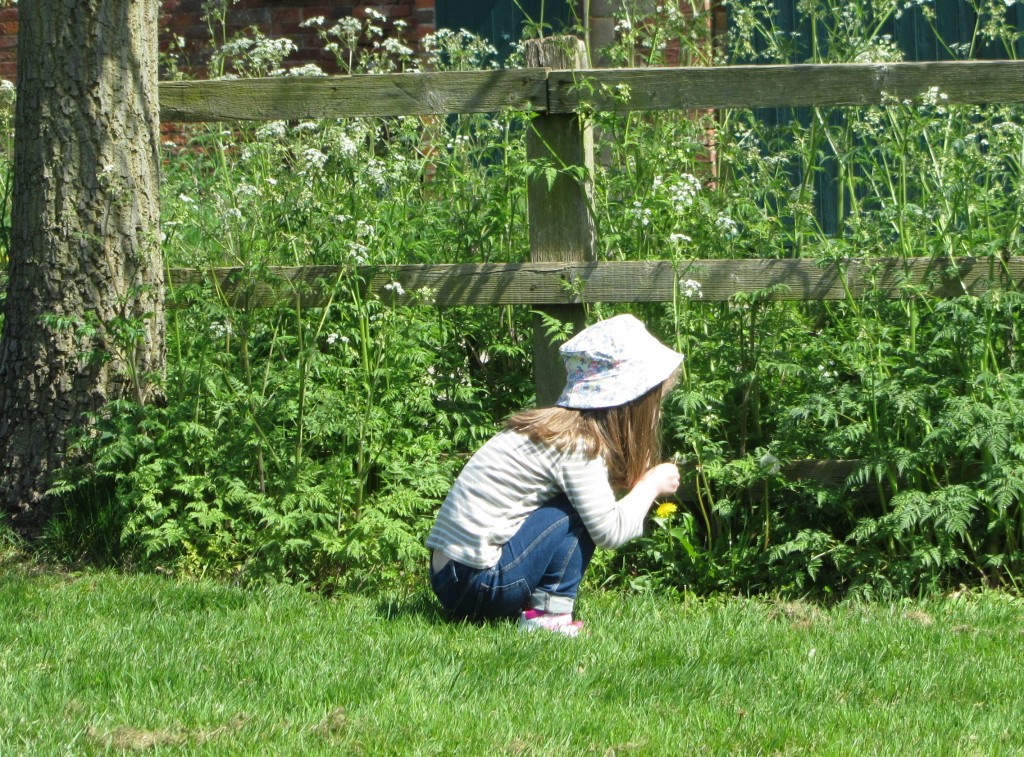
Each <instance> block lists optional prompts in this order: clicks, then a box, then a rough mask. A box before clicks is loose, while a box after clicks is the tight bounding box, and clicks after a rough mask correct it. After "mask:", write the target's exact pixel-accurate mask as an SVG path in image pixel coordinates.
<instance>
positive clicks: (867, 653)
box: [0, 562, 1024, 755]
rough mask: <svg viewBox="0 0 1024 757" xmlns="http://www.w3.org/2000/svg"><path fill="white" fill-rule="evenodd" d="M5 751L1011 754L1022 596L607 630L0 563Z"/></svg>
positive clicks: (645, 623) (755, 612) (730, 608)
mask: <svg viewBox="0 0 1024 757" xmlns="http://www.w3.org/2000/svg"><path fill="white" fill-rule="evenodd" d="M0 608H2V609H0V754H2V755H20V754H31V755H35V754H41V755H46V754H98V753H122V752H146V753H153V754H161V753H167V754H192V753H196V754H216V755H223V754H257V753H263V754H402V755H405V754H471V755H490V754H587V753H597V754H666V755H668V754H672V755H675V754H684V753H693V752H700V753H712V754H717V753H742V754H797V753H814V754H857V755H860V754H906V753H912V754H979V755H982V754H983V755H991V754H1013V753H1017V754H1019V753H1021V752H1022V751H1024V729H1022V728H1021V727H1020V726H1021V718H1022V713H1024V687H1022V686H1021V681H1022V680H1024V601H1022V600H1020V599H1016V598H1011V597H1009V596H1006V595H1000V594H995V593H988V594H980V595H970V596H967V595H964V596H959V597H956V598H946V599H942V600H929V601H921V602H907V603H903V604H896V605H893V604H877V605H875V604H857V605H845V606H839V607H835V608H831V609H822V608H819V607H816V606H813V605H809V604H804V603H792V602H783V601H769V600H763V599H757V600H745V599H716V600H693V601H687V602H681V601H678V600H669V599H662V598H658V597H648V596H644V597H638V596H629V597H621V596H616V595H611V594H602V593H596V594H593V593H592V594H591V595H589V596H588V597H587V598H586V600H585V602H584V603H583V605H582V607H581V615H582V616H583V617H584V618H585V620H586V621H587V627H588V629H589V633H588V635H587V636H586V637H585V638H580V639H575V640H573V639H565V638H556V637H550V636H546V635H523V634H519V633H517V631H516V629H515V627H514V626H512V625H509V624H504V623H501V624H493V625H484V626H474V625H463V624H449V623H446V622H445V621H444V620H443V619H441V618H440V617H439V616H438V615H437V613H436V611H435V609H434V606H433V604H432V602H431V601H430V600H429V598H428V597H426V596H420V597H413V598H408V599H403V600H400V601H395V602H391V603H387V602H380V601H375V600H373V599H369V598H365V597H359V596H343V597H334V598H331V599H324V598H322V597H318V596H314V595H310V594H309V593H305V592H303V591H301V590H299V589H296V588H291V587H278V588H272V589H266V590H258V591H257V590H242V589H237V588H230V587H225V586H221V585H216V584H212V583H189V582H181V581H176V580H171V579H167V578H161V577H159V576H153V575H138V576H121V575H117V574H113V573H82V574H71V575H68V574H60V573H55V572H52V571H48V570H33V569H31V568H29V567H26V566H25V564H24V563H22V562H15V563H11V562H8V563H7V565H6V566H3V565H0Z"/></svg>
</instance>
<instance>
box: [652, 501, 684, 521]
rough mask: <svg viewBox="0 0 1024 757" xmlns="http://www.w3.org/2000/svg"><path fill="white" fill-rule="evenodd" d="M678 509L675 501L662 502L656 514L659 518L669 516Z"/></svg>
mask: <svg viewBox="0 0 1024 757" xmlns="http://www.w3.org/2000/svg"><path fill="white" fill-rule="evenodd" d="M678 509H679V508H678V507H677V506H676V503H675V502H662V503H661V504H660V505H658V509H657V510H655V511H654V514H655V515H656V516H657V517H659V518H667V517H668V516H670V515H671V514H672V513H674V512H675V511H676V510H678Z"/></svg>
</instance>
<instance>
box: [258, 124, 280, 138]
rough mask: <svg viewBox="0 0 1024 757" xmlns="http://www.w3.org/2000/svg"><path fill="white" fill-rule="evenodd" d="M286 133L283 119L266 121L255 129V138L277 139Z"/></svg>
mask: <svg viewBox="0 0 1024 757" xmlns="http://www.w3.org/2000/svg"><path fill="white" fill-rule="evenodd" d="M287 134H288V124H286V123H285V122H284V121H268V122H267V123H265V124H263V125H262V126H260V127H259V128H257V129H256V137H257V139H277V138H280V137H283V136H285V135H287Z"/></svg>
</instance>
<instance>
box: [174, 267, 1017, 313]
mask: <svg viewBox="0 0 1024 757" xmlns="http://www.w3.org/2000/svg"><path fill="white" fill-rule="evenodd" d="M269 273H270V274H271V276H270V278H268V279H267V280H264V281H255V282H247V283H246V285H245V286H240V285H239V281H240V276H241V275H242V272H241V270H240V269H237V268H217V269H213V270H210V271H197V270H194V269H172V271H171V283H172V285H173V286H174V287H181V286H184V285H186V284H199V283H202V282H206V281H214V280H215V281H216V282H217V286H218V287H219V288H220V289H221V290H222V291H223V292H224V296H225V297H226V299H227V301H228V302H231V303H233V304H236V305H238V306H244V307H267V306H273V305H281V304H288V303H292V302H301V303H302V304H303V306H304V307H318V306H322V305H323V304H324V303H325V302H326V300H327V298H328V297H329V296H330V291H331V289H332V286H333V283H334V282H335V281H338V280H340V279H343V278H345V277H350V276H358V277H359V279H360V280H361V281H364V282H366V284H365V288H366V289H367V290H369V291H370V292H372V293H373V294H375V295H377V296H379V297H381V298H382V299H384V300H385V301H387V302H392V301H393V302H396V303H402V304H406V303H412V304H423V305H433V306H436V307H454V306H462V305H565V304H575V303H582V302H667V301H671V300H672V299H673V298H674V297H684V296H686V294H685V293H686V291H689V292H691V294H692V298H693V299H694V301H701V302H720V301H725V300H728V299H730V298H731V297H733V296H734V295H735V294H737V293H738V292H754V291H762V290H767V289H770V288H772V287H776V288H777V291H771V293H770V294H766V295H765V297H766V299H769V300H775V301H801V300H842V299H845V298H846V297H847V292H849V296H851V297H854V298H862V297H864V296H866V295H867V294H869V293H874V292H881V293H882V294H884V295H885V296H887V297H890V298H898V297H900V296H902V295H904V294H907V292H908V289H907V287H919V288H920V293H921V294H922V295H926V296H930V297H938V298H948V297H955V296H958V295H961V294H972V295H979V294H982V293H983V292H985V291H986V290H988V289H990V288H1000V289H1016V290H1024V257H1014V258H1009V259H1006V260H1001V259H995V258H957V259H955V260H945V259H932V258H909V259H906V260H899V259H856V260H850V261H845V262H841V263H833V262H828V263H823V262H821V261H816V260H804V259H801V260H774V259H755V260H694V261H682V262H679V263H673V262H672V261H620V262H601V263H598V262H581V263H483V264H478V265H452V264H445V265H400V266H394V267H389V268H387V269H380V270H372V269H365V268H364V269H358V271H353V270H352V269H343V268H339V267H337V266H309V267H295V268H291V267H286V268H272V269H270V271H269ZM396 282H397V283H398V284H400V285H401V289H402V290H403V292H404V293H403V294H401V295H396V294H395V292H396V291H397V289H396V288H394V287H392V288H390V289H388V288H386V287H388V286H389V285H392V284H393V283H396ZM680 282H686V284H685V285H683V286H681V285H680ZM689 282H693V283H692V284H690V283H689ZM780 285H781V286H780ZM677 287H678V289H677ZM172 299H175V298H172ZM177 299H178V300H179V302H178V304H179V305H182V304H187V303H185V302H183V301H181V298H177Z"/></svg>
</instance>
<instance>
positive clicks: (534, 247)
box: [526, 37, 595, 407]
mask: <svg viewBox="0 0 1024 757" xmlns="http://www.w3.org/2000/svg"><path fill="white" fill-rule="evenodd" d="M526 65H527V67H528V68H538V67H539V68H552V69H576V68H588V67H589V65H588V61H587V53H586V46H585V45H584V43H583V41H582V40H579V39H576V38H575V37H548V38H547V39H542V40H528V41H527V43H526ZM526 157H527V160H528V161H530V163H531V166H533V167H535V168H539V167H542V166H543V167H550V168H553V169H556V170H557V174H555V175H554V180H553V181H552V180H551V173H550V171H543V170H535V171H533V172H532V174H531V177H530V179H529V180H528V184H527V206H528V213H529V224H530V260H532V261H534V262H585V261H591V260H594V258H595V230H594V218H593V215H592V213H591V210H592V208H593V197H594V185H593V176H594V136H593V131H592V129H591V127H590V126H589V125H587V124H585V123H584V122H583V121H582V120H581V119H580V117H579V115H578V114H554V115H553V114H548V113H542V114H540V115H538V116H536V117H535V118H534V119H533V121H531V124H530V128H529V131H528V132H527V134H526ZM567 169H568V170H567ZM536 310H537V311H538V312H540V313H544V314H546V315H548V316H552V317H554V318H556V319H558V320H559V321H561V322H562V323H567V324H572V329H573V331H574V332H575V331H579V330H580V329H581V328H583V326H584V318H585V310H584V307H583V305H544V306H537V307H536ZM533 375H534V382H535V384H536V388H537V406H538V407H546V406H550V405H553V404H554V402H555V400H557V399H558V395H559V393H560V392H561V391H562V386H563V385H564V383H565V368H564V367H563V365H562V360H561V358H560V357H559V355H558V345H557V344H554V345H553V344H551V343H550V342H549V341H548V338H547V335H546V333H545V330H544V322H543V320H542V318H541V316H540V315H537V314H534V316H533Z"/></svg>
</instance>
